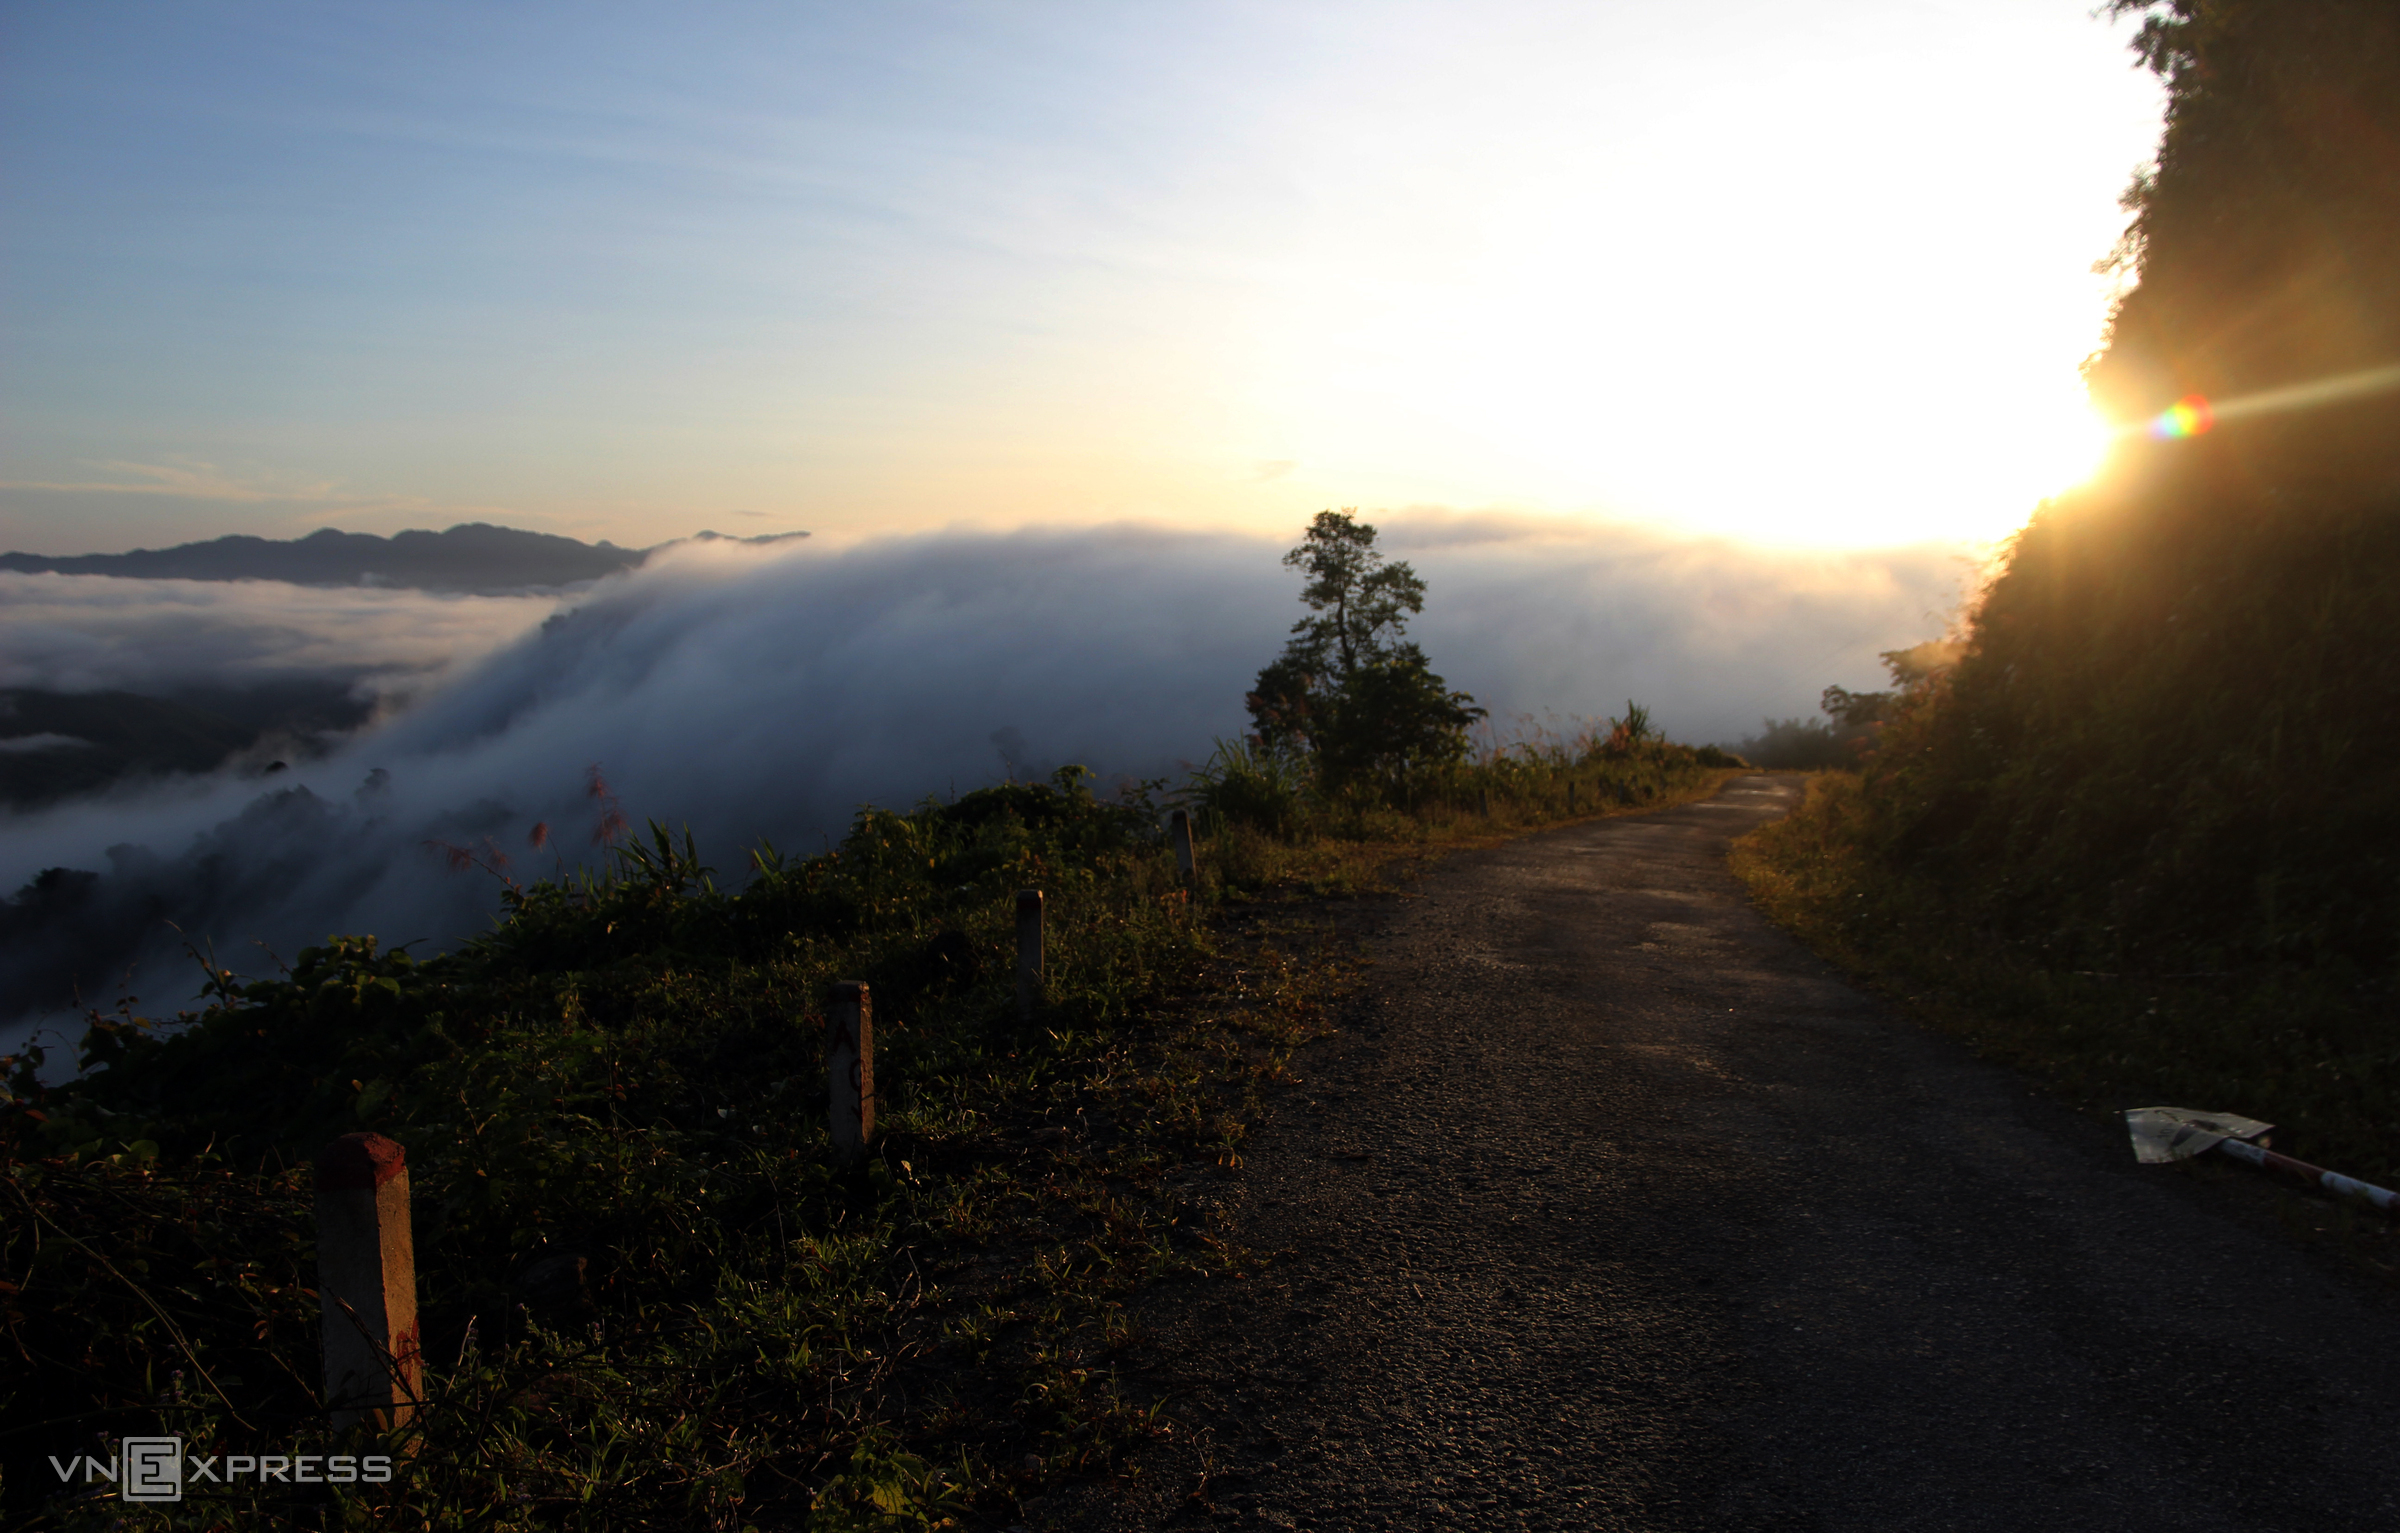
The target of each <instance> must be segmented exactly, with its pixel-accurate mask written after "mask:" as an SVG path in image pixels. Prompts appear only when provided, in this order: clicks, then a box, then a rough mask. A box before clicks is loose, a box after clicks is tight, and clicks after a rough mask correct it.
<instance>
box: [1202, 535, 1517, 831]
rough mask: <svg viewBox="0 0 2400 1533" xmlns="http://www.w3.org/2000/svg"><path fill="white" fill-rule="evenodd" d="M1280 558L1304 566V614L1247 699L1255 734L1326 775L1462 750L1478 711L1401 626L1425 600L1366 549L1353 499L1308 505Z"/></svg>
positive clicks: (1393, 768)
mask: <svg viewBox="0 0 2400 1533" xmlns="http://www.w3.org/2000/svg"><path fill="white" fill-rule="evenodd" d="M1283 562H1284V566H1285V567H1286V568H1287V569H1297V570H1301V571H1303V572H1305V573H1306V574H1307V576H1308V584H1307V585H1306V586H1305V587H1304V588H1303V589H1302V590H1301V593H1300V599H1301V601H1302V602H1303V603H1305V604H1306V605H1307V607H1308V609H1309V612H1310V614H1311V615H1310V616H1308V617H1304V618H1302V619H1300V620H1299V621H1298V622H1296V623H1294V624H1293V625H1292V637H1291V638H1290V640H1289V641H1287V642H1286V643H1285V645H1284V647H1283V653H1282V655H1280V656H1279V657H1277V658H1276V659H1275V660H1274V661H1273V662H1271V663H1270V664H1269V665H1267V667H1266V668H1265V669H1263V670H1261V671H1260V672H1259V673H1258V681H1257V683H1256V685H1255V686H1254V687H1253V689H1252V690H1251V692H1250V695H1249V697H1248V699H1247V702H1248V704H1249V708H1250V718H1251V723H1252V726H1253V728H1254V729H1255V731H1256V733H1255V736H1254V738H1255V739H1256V740H1257V742H1258V744H1259V745H1260V746H1261V747H1263V748H1265V749H1268V750H1271V751H1275V752H1278V753H1285V754H1301V755H1306V756H1309V757H1310V758H1311V759H1312V761H1313V764H1314V765H1315V767H1316V769H1317V772H1318V775H1319V777H1320V778H1321V779H1322V780H1323V781H1324V782H1325V783H1326V784H1327V785H1329V786H1339V785H1341V784H1344V783H1348V782H1353V781H1357V780H1359V779H1361V778H1366V777H1373V776H1389V775H1392V774H1396V773H1405V772H1407V771H1409V770H1412V769H1415V768H1419V767H1424V766H1430V765H1437V764H1447V763H1450V762H1455V761H1457V760H1459V759H1461V758H1462V757H1464V756H1465V755H1466V752H1467V737H1466V732H1467V730H1468V729H1469V728H1470V727H1471V726H1472V725H1473V724H1474V722H1475V721H1476V720H1477V719H1480V718H1482V717H1483V716H1484V710H1483V709H1481V708H1479V707H1476V706H1475V700H1474V698H1472V697H1470V696H1469V695H1467V694H1466V693H1464V692H1453V691H1452V690H1450V687H1449V684H1448V683H1446V682H1445V681H1443V680H1442V678H1441V677H1440V676H1437V675H1435V674H1434V672H1433V669H1432V666H1431V664H1430V662H1428V661H1427V659H1426V658H1425V652H1424V651H1423V650H1421V649H1419V648H1418V647H1417V646H1416V645H1415V644H1413V643H1411V642H1409V641H1408V640H1407V639H1405V638H1404V637H1403V635H1404V634H1405V633H1406V632H1407V630H1408V619H1409V617H1410V616H1412V615H1414V614H1416V613H1419V612H1422V611H1424V610H1425V582H1424V581H1423V580H1421V579H1419V578H1418V576H1417V573H1416V571H1415V570H1413V569H1411V568H1409V566H1408V565H1407V563H1406V562H1404V561H1393V560H1387V559H1385V558H1384V556H1383V555H1382V554H1381V553H1380V552H1379V551H1377V549H1376V547H1375V529H1374V528H1373V527H1372V526H1370V525H1369V524H1367V523H1365V522H1362V521H1360V520H1358V515H1357V508H1355V507H1345V508H1344V509H1342V510H1340V511H1320V512H1318V513H1317V515H1316V517H1315V519H1314V520H1312V521H1311V522H1310V523H1309V526H1308V530H1307V531H1306V532H1305V533H1303V534H1302V536H1301V539H1300V542H1299V544H1298V545H1297V546H1295V547H1294V548H1293V549H1292V550H1291V551H1290V552H1289V553H1287V554H1285V555H1284V556H1283Z"/></svg>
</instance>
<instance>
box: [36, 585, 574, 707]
mask: <svg viewBox="0 0 2400 1533" xmlns="http://www.w3.org/2000/svg"><path fill="white" fill-rule="evenodd" d="M557 607H558V599H557V598H556V597H545V596H452V595H442V594H436V593H432V592H425V591H399V590H373V589H365V588H342V589H320V588H316V587H310V586H294V585H285V584H282V583H281V582H278V581H268V580H242V581H218V580H124V579H119V578H117V577H114V576H109V575H58V574H20V573H17V572H14V571H0V687H40V688H47V689H50V690H54V691H62V692H101V691H110V690H124V691H131V692H165V691H172V690H174V689H176V688H178V687H185V686H228V685H231V686H239V685H242V684H245V683H251V682H263V681H274V680H282V679H287V678H290V677H295V676H323V675H336V676H345V677H353V678H361V679H369V680H377V679H380V681H382V682H384V683H389V682H393V681H397V680H401V679H409V678H414V679H416V680H418V681H422V680H424V679H426V678H430V677H433V676H437V675H439V674H441V673H442V672H444V671H446V670H448V669H450V668H451V667H453V666H457V665H461V664H464V663H468V662H471V661H473V660H476V659H479V658H481V657H482V656H484V655H487V654H489V653H491V652H492V651H493V650H495V649H497V648H499V647H500V646H501V645H503V644H506V643H508V642H509V641H510V640H512V639H514V638H516V637H517V636H518V635H520V634H522V633H524V632H525V631H526V630H527V629H529V628H532V627H534V626H535V625H536V624H538V623H540V622H541V621H542V620H543V619H544V618H546V617H548V616H549V615H550V614H551V613H552V612H554V611H555V610H557Z"/></svg>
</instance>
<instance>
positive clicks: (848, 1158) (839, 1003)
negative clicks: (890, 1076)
mask: <svg viewBox="0 0 2400 1533" xmlns="http://www.w3.org/2000/svg"><path fill="white" fill-rule="evenodd" d="M825 1126H826V1127H827V1128H828V1129H830V1130H831V1131H832V1133H833V1153H834V1158H835V1159H837V1160H839V1161H840V1162H841V1163H842V1164H844V1165H846V1166H851V1165H856V1164H858V1162H860V1161H861V1160H864V1159H865V1158H866V1154H867V1142H868V1141H869V1140H871V1139H873V1138H874V1137H875V1013H874V1004H873V1001H872V1000H871V999H870V997H869V996H868V994H867V987H866V984H865V982H864V981H861V980H855V979H846V980H843V981H842V982H841V983H839V984H837V985H835V986H834V987H833V1004H832V1006H831V1007H829V1008H828V1009H827V1010H826V1013H825Z"/></svg>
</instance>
